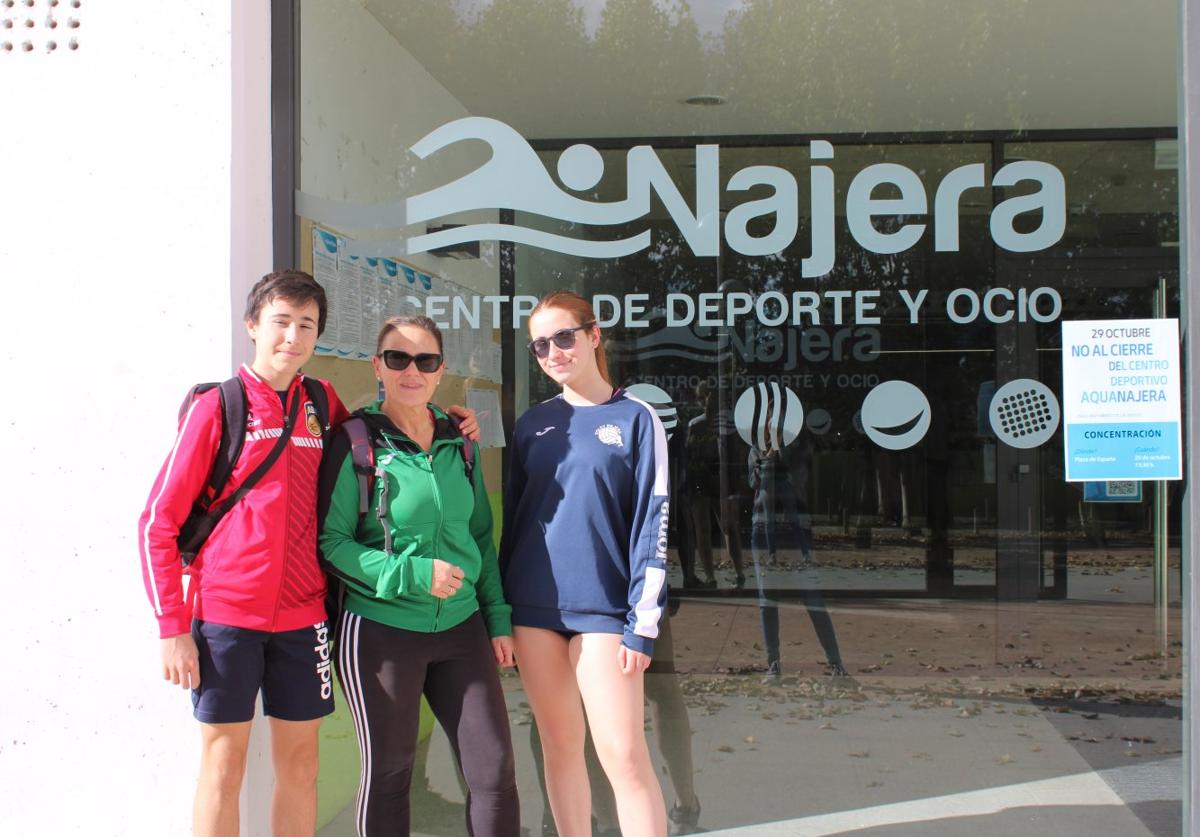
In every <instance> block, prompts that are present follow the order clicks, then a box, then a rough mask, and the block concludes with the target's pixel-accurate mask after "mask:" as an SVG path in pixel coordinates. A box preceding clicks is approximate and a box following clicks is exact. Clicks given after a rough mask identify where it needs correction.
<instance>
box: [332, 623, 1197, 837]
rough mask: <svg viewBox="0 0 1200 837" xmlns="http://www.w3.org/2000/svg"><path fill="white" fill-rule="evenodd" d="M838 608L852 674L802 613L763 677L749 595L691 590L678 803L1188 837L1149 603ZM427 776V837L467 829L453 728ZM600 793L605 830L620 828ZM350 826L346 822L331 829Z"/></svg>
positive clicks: (735, 821)
mask: <svg viewBox="0 0 1200 837" xmlns="http://www.w3.org/2000/svg"><path fill="white" fill-rule="evenodd" d="M828 607H829V612H830V614H831V617H832V619H833V622H834V624H835V626H836V628H837V632H838V635H839V642H840V644H841V647H842V653H843V656H844V659H845V661H846V665H847V668H848V669H849V671H850V674H851V675H852V678H853V679H852V680H848V681H846V680H843V681H837V682H835V681H833V680H831V679H830V678H829V677H827V676H826V675H825V674H824V669H823V660H822V655H821V653H820V648H819V646H818V644H817V643H816V641H815V639H814V637H813V631H812V628H811V625H810V622H809V618H808V615H807V611H806V610H805V609H804V607H803V606H801V605H798V604H797V605H785V606H784V607H783V608H782V611H781V617H782V618H781V639H782V644H783V658H784V666H785V668H784V672H785V673H784V676H783V678H782V679H781V680H780V681H779V682H778V683H773V682H768V683H763V682H762V681H763V674H764V672H763V671H762V668H763V660H762V636H761V632H760V623H759V616H758V607H757V604H756V602H754V601H753V600H750V601H744V600H743V601H738V600H733V599H729V600H720V601H716V600H710V601H685V602H684V603H683V605H682V607H681V608H680V609H679V611H678V612H677V614H676V615H675V617H674V618H673V619H672V621H671V631H672V633H673V635H674V637H673V639H674V642H673V644H674V650H675V653H674V657H675V663H676V666H677V668H678V671H679V673H677V674H674V675H672V674H658V675H653V676H651V677H650V678H649V680H648V688H647V691H648V695H649V696H650V698H651V702H650V709H651V712H650V717H651V719H652V720H650V721H649V722H648V734H649V736H650V740H651V741H652V742H653V748H654V755H655V759H656V764H657V765H658V766H659V768H660V771H661V773H662V780H663V786H664V792H665V795H666V797H667V799H668V804H671V803H672V802H674V801H675V799H676V798H677V796H686V795H687V793H688V790H687V787H686V786H687V782H688V779H687V777H688V776H691V780H692V783H693V786H694V789H695V792H696V793H697V794H698V796H699V798H700V800H701V802H702V806H703V808H702V814H701V817H700V819H699V824H698V825H699V827H700V828H703V829H705V830H708V831H716V832H720V833H727V834H731V835H733V834H736V835H745V836H746V837H749V836H750V835H755V837H766V836H767V835H789V837H791V835H812V836H813V837H816V835H826V834H849V833H856V834H862V835H893V834H894V835H917V834H920V835H957V834H964V835H966V834H970V835H972V837H975V835H978V834H980V833H986V834H989V835H1007V834H1013V835H1017V834H1021V835H1025V834H1028V833H1053V834H1056V835H1076V834H1078V835H1081V837H1082V835H1089V837H1092V836H1093V835H1107V834H1112V835H1122V837H1126V836H1128V835H1176V834H1179V833H1180V828H1181V825H1180V811H1181V809H1180V802H1179V800H1180V788H1181V782H1182V779H1181V776H1180V752H1181V745H1180V734H1181V720H1180V718H1181V712H1180V708H1179V706H1180V704H1179V700H1178V691H1179V685H1180V682H1179V659H1178V651H1179V649H1178V647H1171V648H1170V650H1169V652H1168V656H1166V657H1165V658H1164V657H1161V656H1159V654H1158V652H1157V651H1156V648H1157V647H1158V639H1157V637H1156V634H1155V633H1154V629H1153V608H1151V607H1149V606H1146V605H1123V606H1116V605H1114V604H1112V603H1104V604H1097V603H1092V602H1073V601H1067V602H1040V603H1030V604H1025V605H999V604H997V603H995V602H961V601H953V602H944V601H929V600H925V601H901V600H886V601H882V602H878V601H877V602H869V603H866V604H863V603H861V602H859V603H854V604H842V603H837V602H830V603H829V605H828ZM1176 616H1177V614H1176ZM1173 624H1175V623H1173ZM1010 646H1011V647H1010ZM504 682H505V686H506V689H507V693H508V700H509V706H510V713H511V719H512V724H513V730H514V738H515V746H516V749H517V762H518V765H519V771H520V775H519V783H520V793H521V803H522V816H523V822H524V823H525V824H526V826H527V827H528V830H529V833H530V834H534V835H536V834H540V833H542V831H541V824H542V821H543V815H544V804H543V798H542V793H541V790H540V787H539V783H538V777H537V773H536V767H535V760H534V758H533V754H532V749H531V741H530V736H529V733H530V732H531V727H530V721H531V718H530V714H529V711H528V708H527V705H526V704H525V702H524V695H523V693H522V692H521V690H520V681H519V679H518V678H516V677H513V676H509V677H506V678H505V681H504ZM688 730H690V731H691V734H690V736H689V735H688ZM689 744H690V746H689ZM664 754H666V755H667V756H669V757H670V758H669V760H668V758H666V757H664ZM689 758H690V761H691V768H690V770H689V769H688V768H687V767H686V763H687V761H688V760H689ZM668 767H671V768H673V772H672V770H669V769H668ZM418 775H422V776H424V781H422V782H420V783H418V787H416V788H415V789H414V794H413V800H414V826H415V827H416V831H417V833H420V834H430V835H433V834H438V835H459V834H463V833H465V832H464V827H463V818H462V817H463V808H462V798H463V797H462V791H461V789H460V785H459V782H458V779H457V775H456V773H455V770H454V767H453V763H452V761H451V759H450V755H449V750H448V747H447V745H446V741H445V738H444V736H443V735H442V734H441V732H440V731H435V732H434V734H433V736H432V738H431V740H430V744H429V748H428V751H427V756H426V761H425V764H424V767H423V772H419V773H418ZM593 784H597V785H598V784H599V783H598V777H597V781H594V782H593ZM601 791H602V786H599V788H598V792H597V793H596V794H595V796H596V797H597V799H598V802H597V805H596V809H597V814H598V818H599V823H600V825H601V826H604V825H614V824H615V821H614V819H613V817H612V813H611V806H610V805H606V804H605V802H604V801H603V794H602V792H601ZM352 833H353V829H352V828H351V823H350V820H349V817H348V815H347V814H345V813H343V814H342V815H341V816H339V817H337V818H336V819H335V820H334V821H333V822H332V823H331V824H330V825H329V826H328V827H327V828H325V829H324V830H323V831H322V832H321V834H322V835H325V837H332V836H333V835H349V834H352ZM546 833H551V832H546ZM598 833H603V832H602V831H600V832H598Z"/></svg>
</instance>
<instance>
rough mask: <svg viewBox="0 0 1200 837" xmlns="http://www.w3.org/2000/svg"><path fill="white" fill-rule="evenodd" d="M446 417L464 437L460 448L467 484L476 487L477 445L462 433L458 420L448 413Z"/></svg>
mask: <svg viewBox="0 0 1200 837" xmlns="http://www.w3.org/2000/svg"><path fill="white" fill-rule="evenodd" d="M446 417H447V418H448V419H450V423H451V424H452V425H454V429H455V430H457V431H458V435H459V436H462V442H463V443H462V447H461V448H460V450H461V452H462V458H463V470H464V471H465V472H466V474H467V482H469V483H471V487H472V488H474V487H475V443H474V442H472V441H471V440H470V439H468V438H467V436H466V434H465V433H463V432H462V427H460V426H459V423H458V419H456V418H455V417H454V416H452V415H450V414H449V413H446Z"/></svg>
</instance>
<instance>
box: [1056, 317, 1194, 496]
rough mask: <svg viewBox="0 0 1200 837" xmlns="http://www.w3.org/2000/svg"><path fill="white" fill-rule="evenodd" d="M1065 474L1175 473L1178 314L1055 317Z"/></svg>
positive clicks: (1178, 467)
mask: <svg viewBox="0 0 1200 837" xmlns="http://www.w3.org/2000/svg"><path fill="white" fill-rule="evenodd" d="M1062 342H1063V352H1062V364H1063V399H1062V407H1063V423H1064V425H1065V430H1066V433H1065V443H1064V449H1065V453H1066V466H1067V480H1068V481H1069V482H1085V481H1088V480H1177V479H1181V478H1182V476H1183V456H1182V448H1183V445H1182V426H1181V421H1180V395H1179V382H1180V368H1179V321H1178V320H1167V319H1162V320H1075V321H1073V322H1067V321H1064V322H1063V324H1062Z"/></svg>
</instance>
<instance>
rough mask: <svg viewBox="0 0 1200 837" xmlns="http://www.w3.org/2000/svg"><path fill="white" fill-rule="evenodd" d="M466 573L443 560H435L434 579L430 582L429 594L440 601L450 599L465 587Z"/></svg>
mask: <svg viewBox="0 0 1200 837" xmlns="http://www.w3.org/2000/svg"><path fill="white" fill-rule="evenodd" d="M463 576H464V573H463V571H462V568H461V567H456V566H454V565H453V564H448V563H446V562H445V561H443V560H442V559H441V558H434V559H433V577H432V578H431V579H430V582H429V594H430V595H431V596H437V597H438V598H439V599H448V598H450V597H451V596H453V595H454V594H455V593H457V592H458V589H459V588H460V587H462V586H463Z"/></svg>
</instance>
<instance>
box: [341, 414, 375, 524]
mask: <svg viewBox="0 0 1200 837" xmlns="http://www.w3.org/2000/svg"><path fill="white" fill-rule="evenodd" d="M341 426H342V429H343V430H344V431H345V432H346V437H347V438H348V439H349V440H350V461H351V463H352V464H353V465H354V473H355V474H357V475H358V517H359V520H360V521H361V520H362V518H363V517H364V516H365V515H366V513H367V511H369V510H370V507H371V488H372V481H373V480H374V479H375V446H374V445H373V444H371V428H370V427H368V426H367V420H366V419H364V418H363V417H362V416H360V415H357V414H355V415H352V416H350V418H348V419H346V420H345V421H343V422H342V425H341Z"/></svg>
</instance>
